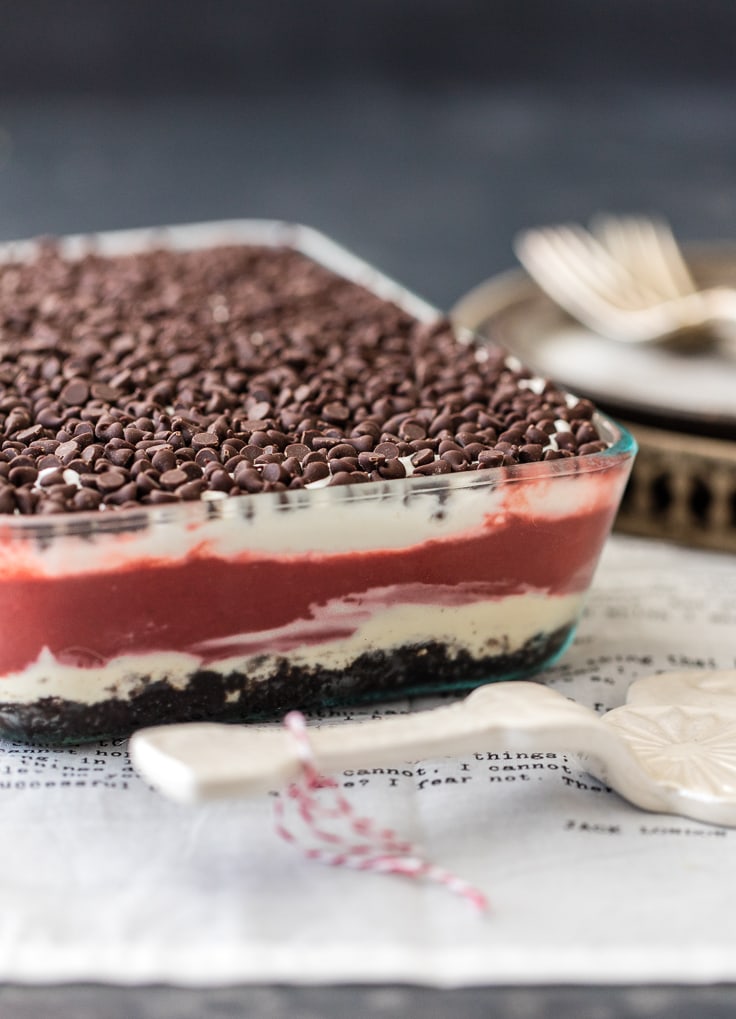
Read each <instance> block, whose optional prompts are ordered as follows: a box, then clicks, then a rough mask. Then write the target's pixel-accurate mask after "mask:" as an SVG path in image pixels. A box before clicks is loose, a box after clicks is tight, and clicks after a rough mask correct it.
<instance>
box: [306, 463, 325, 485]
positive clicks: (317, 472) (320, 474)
mask: <svg viewBox="0 0 736 1019" xmlns="http://www.w3.org/2000/svg"><path fill="white" fill-rule="evenodd" d="M329 474H330V468H329V467H328V466H327V464H326V463H324V462H320V461H319V460H314V461H312V463H308V464H306V465H305V466H304V470H303V473H302V477H303V478H304V483H305V485H311V484H313V483H314V482H315V481H321V480H322V478H327V477H329Z"/></svg>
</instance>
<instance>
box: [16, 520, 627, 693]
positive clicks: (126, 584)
mask: <svg viewBox="0 0 736 1019" xmlns="http://www.w3.org/2000/svg"><path fill="white" fill-rule="evenodd" d="M614 509H615V506H614V505H613V504H610V505H606V506H604V507H601V508H599V509H596V510H594V511H586V512H585V513H581V514H580V515H578V516H576V517H574V518H571V517H564V518H558V519H552V520H544V519H542V520H529V519H528V518H526V517H515V516H514V515H513V514H509V515H508V517H507V519H506V523H505V525H504V526H501V527H499V526H498V525H497V524H496V523H495V522H493V521H489V522H488V524H487V526H486V527H485V528H484V529H483V530H482V531H480V532H479V533H477V534H474V535H472V536H460V537H458V538H457V539H443V540H437V541H435V540H430V541H426V542H424V543H423V544H421V545H417V546H414V547H411V548H403V549H385V550H371V551H365V552H352V553H340V554H324V553H319V554H297V555H293V556H273V557H263V556H256V555H254V554H252V553H248V554H241V555H239V556H238V557H234V558H232V559H224V558H220V557H216V556H214V555H212V554H208V553H207V551H206V550H204V549H202V548H199V549H198V550H197V554H196V556H194V555H193V556H192V557H190V558H187V559H185V560H183V561H181V562H176V563H171V562H166V561H163V560H155V559H150V560H145V561H140V560H139V561H137V562H135V563H131V564H130V565H129V566H128V567H125V568H117V569H115V570H114V571H110V572H94V573H87V574H82V575H78V576H70V577H58V578H57V577H40V576H34V577H26V578H24V577H23V576H19V577H13V578H12V579H6V580H3V581H1V582H0V618H2V619H3V620H4V628H3V632H4V633H5V634H6V635H7V639H6V640H5V641H4V642H3V643H2V644H1V645H0V674H8V673H13V672H18V671H20V670H22V669H23V668H25V667H26V666H27V665H29V664H30V663H32V662H33V661H35V660H36V659H37V658H38V655H39V653H40V652H41V650H42V649H43V648H48V649H49V650H50V651H51V653H52V654H53V655H54V656H55V657H56V658H58V659H59V660H61V661H67V662H69V664H80V665H81V664H89V665H95V666H99V665H100V664H102V663H104V662H107V661H109V660H111V659H113V658H115V657H116V656H119V655H124V654H143V653H146V652H161V651H169V652H172V651H173V652H191V653H194V654H197V655H198V656H199V657H202V658H204V660H205V661H212V660H215V659H217V658H222V657H226V656H227V654H228V653H229V654H232V653H237V650H238V645H237V641H236V642H234V643H233V645H232V646H231V647H229V648H228V650H227V651H223V648H219V649H218V648H214V649H211V650H210V651H209V652H208V653H207V654H203V652H202V649H201V648H198V645H200V644H201V643H203V642H205V641H210V642H211V641H216V640H222V641H225V643H227V641H226V640H225V639H226V638H229V637H235V636H237V635H251V638H250V639H248V640H247V642H246V643H247V653H248V654H255V653H258V652H266V651H271V652H273V651H274V650H279V648H275V647H274V643H273V641H272V640H271V639H269V636H268V634H267V633H263V631H272V630H274V629H278V628H281V627H286V626H289V625H290V624H294V623H296V622H298V621H299V620H308V619H312V620H314V619H317V620H318V621H319V625H316V626H311V627H309V628H308V630H307V632H306V633H305V634H304V635H302V636H300V638H299V641H298V642H299V643H300V644H303V643H317V642H319V641H324V640H328V639H330V638H335V637H340V636H349V634H350V633H351V632H352V630H353V629H354V627H353V626H351V623H350V617H349V615H348V616H346V617H345V618H343V617H342V616H340V615H339V614H337V613H335V614H334V615H333V616H331V615H330V613H329V611H328V612H326V613H325V618H324V620H320V619H319V607H320V606H324V605H326V604H327V603H328V602H330V601H333V600H345V599H351V600H352V601H353V602H355V603H357V604H360V600H361V598H364V599H366V600H367V599H368V593H369V592H370V591H372V590H376V589H381V588H389V589H393V591H391V592H390V600H391V601H392V602H393V601H397V602H399V603H400V602H401V601H402V600H406V601H413V602H415V603H416V602H418V601H419V602H424V603H429V602H431V603H432V604H458V603H461V602H462V601H467V602H470V601H477V600H486V599H490V598H500V597H503V596H506V595H509V594H523V593H525V592H526V591H527V590H530V589H531V590H537V591H545V592H551V593H554V594H571V593H576V592H582V591H584V590H585V589H586V588H587V586H588V585H589V583H590V580H591V576H592V573H593V570H594V567H595V564H596V560H597V556H598V552H599V550H600V548H601V547H602V544H603V541H604V539H605V537H606V535H607V533H608V530H609V528H610V525H611V518H612V516H613V512H614ZM70 554H71V553H70ZM402 591H404V592H405V593H406V594H407V597H406V599H402V594H401V592H402ZM262 633H263V639H262V641H261V642H260V643H259V639H258V635H259V634H262ZM428 636H430V635H429V634H428ZM499 636H500V635H499Z"/></svg>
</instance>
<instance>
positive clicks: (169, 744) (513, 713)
mask: <svg viewBox="0 0 736 1019" xmlns="http://www.w3.org/2000/svg"><path fill="white" fill-rule="evenodd" d="M610 742H615V743H618V742H619V740H618V738H617V737H615V736H614V735H613V734H612V733H609V732H607V731H606V730H605V728H604V727H603V726H602V724H601V722H600V720H599V719H598V718H597V717H596V716H595V715H594V714H593V713H592V712H591V711H589V710H588V709H587V708H584V707H582V706H581V705H579V704H575V703H573V702H572V701H569V700H567V699H566V698H565V697H563V696H562V695H561V694H558V693H556V692H555V691H554V690H551V689H549V688H548V687H544V686H542V685H540V684H538V683H527V682H520V681H518V680H516V681H513V682H505V683H494V684H489V685H488V686H484V687H480V688H479V689H478V690H475V691H474V692H473V693H472V694H470V696H469V697H467V698H466V699H465V700H464V701H460V702H458V703H455V704H452V705H451V706H450V707H443V708H435V709H434V710H431V711H424V712H417V713H414V714H406V715H397V716H391V717H388V718H381V719H376V720H369V721H365V722H354V723H345V724H340V725H333V726H330V725H327V726H321V727H310V729H309V746H310V750H311V754H312V759H313V761H314V764H315V766H316V767H317V769H318V770H320V771H322V772H325V773H327V774H329V773H330V772H336V771H340V770H342V769H343V768H348V767H350V768H359V767H377V766H388V765H392V764H399V763H401V762H404V761H415V760H422V759H427V758H429V759H431V758H433V757H449V756H461V755H463V754H467V753H471V752H473V751H478V750H489V749H493V748H497V747H501V748H503V749H512V750H514V749H515V750H519V751H523V750H527V751H537V750H540V749H541V750H545V749H571V750H577V751H581V752H584V753H585V752H587V753H591V754H595V753H596V750H597V749H599V748H600V746H601V743H603V744H607V743H610ZM130 749H131V757H132V760H133V764H134V765H135V767H136V768H137V769H138V771H139V772H140V773H141V774H142V775H143V777H144V778H146V779H147V780H148V781H149V782H150V783H151V784H152V785H153V786H154V787H155V788H157V789H158V790H159V791H160V792H161V793H163V794H164V795H166V796H168V797H169V798H171V799H174V800H178V801H179V802H182V803H193V802H196V801H200V800H209V799H218V798H221V797H228V796H245V795H248V794H250V793H262V792H266V791H268V790H272V789H279V788H282V787H283V786H284V785H286V784H287V783H288V782H290V781H292V780H293V779H294V778H295V777H296V776H297V774H298V772H299V769H300V766H301V758H300V755H299V744H298V741H297V740H296V739H295V738H294V736H293V735H292V734H291V733H290V732H288V731H287V730H286V729H285V728H284V727H277V726H270V727H267V728H266V727H258V726H231V725H220V724H215V723H187V724H183V725H170V726H158V727H156V728H152V729H143V730H141V731H140V732H138V733H136V734H135V735H134V736H133V738H132V740H131V745H130Z"/></svg>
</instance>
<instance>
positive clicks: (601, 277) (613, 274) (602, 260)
mask: <svg viewBox="0 0 736 1019" xmlns="http://www.w3.org/2000/svg"><path fill="white" fill-rule="evenodd" d="M516 250H517V254H518V255H519V258H520V260H521V261H522V262H525V259H529V258H534V260H535V264H537V265H538V266H541V271H545V269H547V270H549V271H551V272H554V273H556V274H558V275H560V276H561V277H562V278H563V279H564V281H565V282H564V285H565V286H566V287H567V288H568V289H570V290H574V291H575V292H576V293H577V294H578V295H579V297H580V298H581V299H583V300H590V299H591V298H592V297H593V296H595V297H596V298H598V299H602V300H603V301H605V302H606V303H607V304H609V305H611V306H618V307H624V308H626V307H630V306H632V305H633V306H635V307H643V306H646V305H647V304H651V303H652V302H653V301H656V299H657V298H656V294H652V293H649V292H646V291H643V290H642V287H641V286H640V285H638V284H637V281H636V280H635V279H634V278H633V277H632V274H631V272H630V271H629V270H628V269H627V268H626V267H625V266H623V265H621V264H619V263H618V262H617V261H616V260H615V259H613V258H612V257H611V256H610V254H609V253H608V251H606V249H605V248H604V247H603V245H601V244H600V242H599V241H597V240H596V239H595V238H594V237H593V236H592V235H591V234H589V233H588V232H587V231H586V230H584V229H583V228H582V227H578V226H575V225H563V226H560V227H547V228H544V229H541V230H530V231H527V232H526V234H523V235H521V236H520V237H519V238H518V239H517V243H516Z"/></svg>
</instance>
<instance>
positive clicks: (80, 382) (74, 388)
mask: <svg viewBox="0 0 736 1019" xmlns="http://www.w3.org/2000/svg"><path fill="white" fill-rule="evenodd" d="M59 399H60V400H61V402H62V403H65V404H66V406H67V407H81V406H82V405H83V404H84V403H86V402H87V400H88V399H89V385H88V384H87V382H86V381H85V380H84V379H72V380H71V382H67V384H66V385H65V386H64V388H63V389H62V391H61V393H60V394H59Z"/></svg>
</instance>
